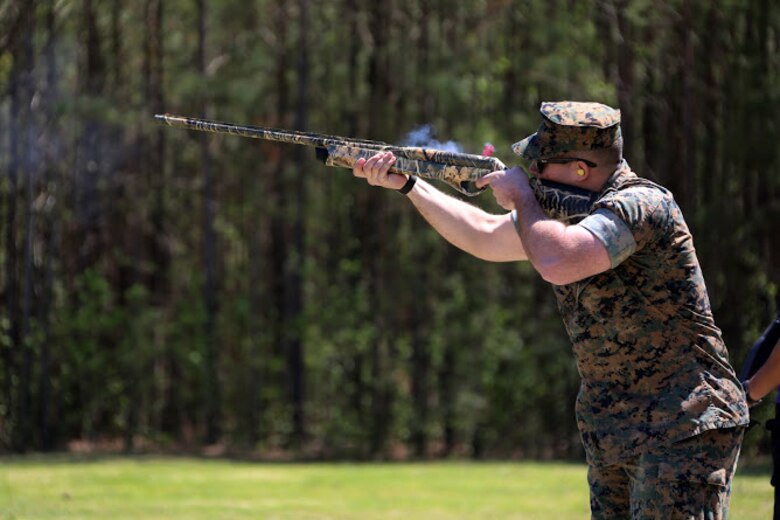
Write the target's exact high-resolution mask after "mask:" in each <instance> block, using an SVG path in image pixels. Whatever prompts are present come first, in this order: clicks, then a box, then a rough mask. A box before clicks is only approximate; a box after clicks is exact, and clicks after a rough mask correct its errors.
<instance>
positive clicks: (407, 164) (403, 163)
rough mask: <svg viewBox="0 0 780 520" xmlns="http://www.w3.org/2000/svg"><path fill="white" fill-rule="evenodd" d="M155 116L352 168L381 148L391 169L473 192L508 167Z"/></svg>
mask: <svg viewBox="0 0 780 520" xmlns="http://www.w3.org/2000/svg"><path fill="white" fill-rule="evenodd" d="M154 117H155V119H156V120H157V121H158V122H160V123H164V124H167V125H169V126H173V127H177V128H186V129H189V130H199V131H202V132H213V133H219V134H230V135H237V136H240V137H251V138H254V139H264V140H266V141H276V142H282V143H291V144H299V145H305V146H313V147H316V148H317V152H318V153H317V156H318V157H319V158H321V159H322V160H323V161H324V162H325V164H327V165H329V166H341V167H345V168H352V166H353V165H354V164H355V162H356V161H357V160H358V159H359V158H361V157H364V158H366V159H368V158H369V157H371V156H372V155H374V154H376V153H378V152H393V154H394V155H395V156H396V158H397V160H396V162H395V164H394V165H393V167H392V168H390V171H391V172H393V173H399V174H407V175H417V176H419V177H423V178H425V179H434V180H438V181H442V182H445V183H447V184H449V185H450V186H452V187H453V188H455V189H456V190H458V191H459V192H461V193H463V194H464V195H469V196H473V195H478V194H480V193H482V192H483V191H485V188H483V189H477V187H476V186H475V185H474V181H476V180H477V179H479V178H480V177H483V176H484V175H487V174H488V173H490V172H493V171H497V170H504V169H506V166H505V165H504V163H502V162H501V161H500V160H498V159H496V158H495V157H487V156H484V155H476V154H467V153H456V152H447V151H444V150H436V149H432V148H418V147H411V146H392V145H389V144H387V143H383V142H381V141H369V140H366V139H353V138H351V137H350V138H348V137H340V136H334V135H326V134H315V133H309V132H298V131H294V130H280V129H278V128H264V127H257V126H247V125H235V124H232V123H222V122H219V121H210V120H206V119H198V118H194V117H181V116H175V115H171V114H158V115H155V116H154Z"/></svg>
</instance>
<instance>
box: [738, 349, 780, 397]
mask: <svg viewBox="0 0 780 520" xmlns="http://www.w3.org/2000/svg"><path fill="white" fill-rule="evenodd" d="M746 386H747V392H748V398H749V400H752V401H754V402H755V401H760V400H761V399H763V398H764V397H766V395H767V394H768V393H769V392H771V391H772V390H774V389H775V388H777V387H778V386H780V341H778V342H777V344H775V346H774V348H773V349H772V353H771V354H769V358H768V359H767V360H766V363H764V364H763V366H762V367H761V368H759V369H758V371H757V372H756V373H755V374H753V377H751V378H750V379H749V380H748V381H747V384H746Z"/></svg>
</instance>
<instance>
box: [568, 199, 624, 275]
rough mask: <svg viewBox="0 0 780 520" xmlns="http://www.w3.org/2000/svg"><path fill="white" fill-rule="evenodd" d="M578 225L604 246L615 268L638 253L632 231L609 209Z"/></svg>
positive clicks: (601, 210) (589, 217) (596, 213)
mask: <svg viewBox="0 0 780 520" xmlns="http://www.w3.org/2000/svg"><path fill="white" fill-rule="evenodd" d="M577 225H578V226H582V227H584V228H585V229H587V230H588V231H590V232H591V233H593V235H595V236H596V238H598V239H599V240H600V241H601V243H602V244H604V247H606V248H607V252H608V253H609V259H610V262H611V264H612V267H613V268H615V267H617V266H618V265H620V263H621V262H623V260H625V259H626V258H628V257H629V256H631V255H632V254H633V253H634V251H636V241H635V240H634V235H632V234H631V230H630V229H628V226H627V225H626V223H625V222H623V221H622V220H620V218H618V216H617V215H615V214H614V213H612V212H611V211H610V210H608V209H599V210H597V211H596V212H595V213H593V214H591V215H588V216H587V217H586V218H585V219H584V220H583V221H582V222H580V223H579V224H577Z"/></svg>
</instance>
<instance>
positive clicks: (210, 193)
mask: <svg viewBox="0 0 780 520" xmlns="http://www.w3.org/2000/svg"><path fill="white" fill-rule="evenodd" d="M196 4H197V9H198V51H197V62H198V70H199V72H200V75H201V81H204V82H205V81H206V16H207V15H206V0H196ZM208 112H209V109H208V101H207V100H206V99H203V100H202V109H201V116H202V117H208ZM200 150H201V166H202V168H203V178H204V182H203V267H204V272H205V275H206V279H205V284H204V287H203V299H204V304H205V308H206V323H205V330H204V336H205V357H204V359H205V363H204V369H205V371H206V374H205V376H206V384H205V386H204V388H205V391H206V396H205V399H204V402H205V405H206V406H205V408H206V442H207V443H208V444H214V443H216V442H217V441H218V440H219V438H220V436H221V434H222V432H221V417H222V411H221V400H222V397H221V394H222V392H221V387H220V382H219V356H218V349H217V345H216V325H217V323H216V322H217V272H216V271H217V253H216V251H217V245H216V232H215V230H214V219H215V216H216V204H217V201H216V187H215V181H214V173H213V171H212V160H211V153H210V151H209V136H208V133H205V132H204V133H202V135H201V136H200Z"/></svg>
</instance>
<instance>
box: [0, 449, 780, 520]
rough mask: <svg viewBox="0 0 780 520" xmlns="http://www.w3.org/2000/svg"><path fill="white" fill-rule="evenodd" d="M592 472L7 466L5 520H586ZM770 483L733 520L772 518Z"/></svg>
mask: <svg viewBox="0 0 780 520" xmlns="http://www.w3.org/2000/svg"><path fill="white" fill-rule="evenodd" d="M585 473H586V470H585V466H583V465H576V464H563V463H484V464H478V463H467V462H444V463H440V462H437V463H418V464H415V463H411V464H400V463H399V464H392V463H391V464H346V463H345V464H272V463H251V462H234V461H226V460H199V459H189V458H105V459H97V460H90V459H75V458H65V457H31V458H10V459H0V519H1V520H11V519H38V518H78V519H114V520H119V519H170V518H177V519H188V520H189V519H200V518H202V519H217V518H219V519H232V518H252V519H259V518H262V519H354V520H358V519H403V520H414V519H448V520H449V519H475V518H477V519H510V518H511V519H545V520H546V519H555V520H566V519H579V520H583V519H587V518H588V517H589V515H588V509H587V508H588V491H587V484H586V481H585ZM768 481H769V479H768V476H767V474H765V472H758V473H747V472H744V473H740V474H738V475H737V478H736V479H735V482H734V494H733V500H732V508H731V515H730V517H731V518H732V519H737V520H751V519H756V520H759V519H761V520H764V519H766V518H771V505H772V489H771V487H770V486H769V482H768Z"/></svg>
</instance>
